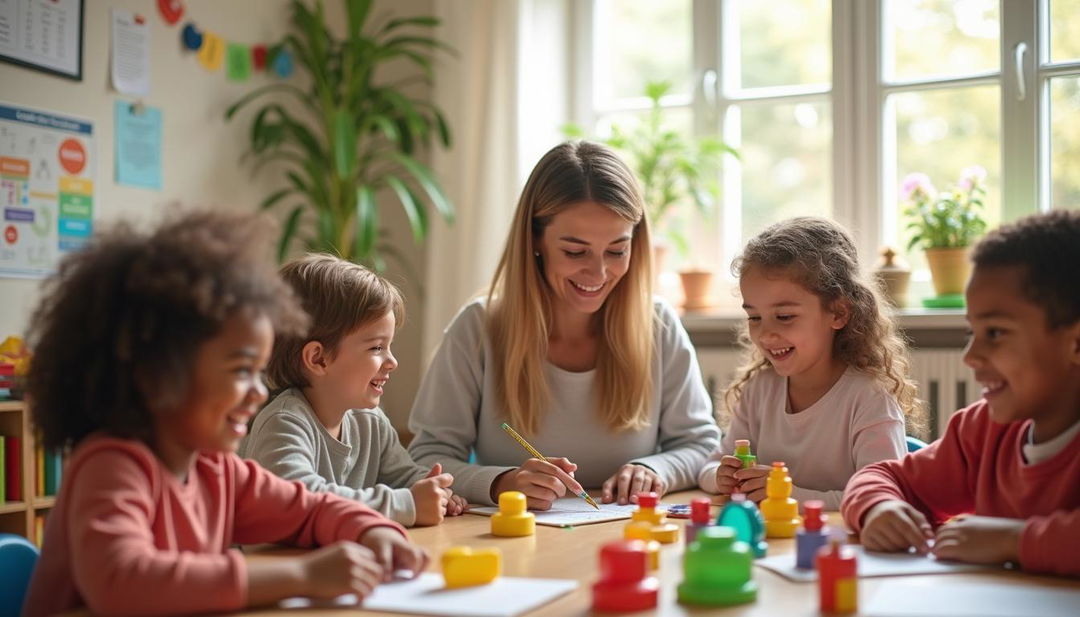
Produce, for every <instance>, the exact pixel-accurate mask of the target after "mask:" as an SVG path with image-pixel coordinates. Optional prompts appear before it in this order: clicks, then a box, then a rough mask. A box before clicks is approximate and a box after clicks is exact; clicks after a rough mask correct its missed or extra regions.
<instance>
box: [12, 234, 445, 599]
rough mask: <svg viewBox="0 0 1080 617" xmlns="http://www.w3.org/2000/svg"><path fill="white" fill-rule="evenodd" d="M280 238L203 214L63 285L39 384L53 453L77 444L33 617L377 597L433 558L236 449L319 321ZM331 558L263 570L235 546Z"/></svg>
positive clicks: (100, 255)
mask: <svg viewBox="0 0 1080 617" xmlns="http://www.w3.org/2000/svg"><path fill="white" fill-rule="evenodd" d="M267 231H268V230H267V229H266V226H265V225H263V224H261V222H260V221H259V220H258V219H255V218H253V217H251V216H243V215H221V214H210V213H194V214H189V215H185V216H181V217H179V218H177V219H175V220H173V221H171V222H167V223H165V224H163V225H161V226H160V227H159V228H158V229H157V230H156V231H155V232H153V233H149V234H145V233H138V232H136V231H133V230H132V229H131V228H129V227H127V226H123V225H121V226H118V227H117V228H116V229H114V230H112V231H111V232H109V233H105V234H102V235H99V236H98V237H96V238H95V239H94V240H92V241H91V243H90V245H89V246H88V247H87V248H86V249H84V250H82V251H80V252H79V253H76V254H74V255H72V256H70V257H68V258H66V259H65V260H64V261H63V262H62V263H61V265H60V268H59V271H58V272H57V273H56V275H54V276H53V277H52V278H51V279H49V281H47V283H46V287H45V293H44V296H43V298H42V300H41V304H40V305H39V307H38V309H37V311H36V313H35V315H34V319H33V322H32V326H31V329H30V342H31V345H32V348H33V349H34V350H35V354H36V355H35V358H34V364H33V366H32V367H31V369H30V374H29V378H28V387H27V389H28V394H29V398H30V399H31V400H33V412H34V418H35V424H36V426H37V427H38V428H40V429H41V431H42V434H43V439H44V444H45V446H47V447H72V448H73V452H72V453H71V456H70V458H69V460H68V462H67V467H66V470H65V472H64V483H63V486H62V487H61V490H60V495H59V496H58V497H57V500H56V504H55V506H54V507H53V509H52V512H51V514H50V515H49V519H48V523H47V525H46V529H45V543H44V546H43V548H42V552H41V559H40V561H39V562H38V565H37V567H36V569H35V571H34V575H33V578H32V580H31V583H30V588H29V591H28V593H27V597H26V603H25V605H24V609H25V610H24V614H26V615H31V616H34V615H47V614H49V615H51V614H54V613H57V612H62V611H67V610H72V609H76V608H83V607H86V608H89V609H90V610H91V611H93V612H94V613H125V614H145V615H150V614H188V613H195V612H205V611H233V610H238V609H241V608H244V607H246V606H256V605H260V604H267V603H272V602H275V601H277V600H280V599H282V598H285V597H288V596H296V595H307V596H314V597H333V596H337V595H340V594H344V593H356V594H359V595H360V596H364V595H366V594H367V593H369V592H371V590H372V589H374V587H375V586H376V585H377V584H378V583H379V582H380V581H382V580H385V579H387V578H388V577H389V576H390V573H391V572H392V570H394V569H399V568H400V569H408V570H412V571H413V572H418V571H420V570H422V569H423V568H424V566H425V565H426V562H427V557H426V555H425V553H424V552H423V551H422V550H421V549H419V548H417V547H416V546H414V545H412V544H410V543H409V541H408V539H407V537H406V535H405V532H404V530H403V529H402V528H401V527H400V526H399V525H398V524H396V523H394V522H392V521H390V520H388V519H386V518H384V517H383V516H381V515H380V514H378V513H377V512H374V511H373V510H371V509H370V508H368V507H366V506H364V505H362V504H360V503H357V502H355V501H352V500H348V499H343V498H341V497H338V496H336V495H333V494H329V493H320V494H316V493H310V492H308V491H307V489H305V488H304V487H303V485H301V484H300V483H299V482H287V481H285V480H282V479H280V478H278V477H277V476H275V475H273V474H272V473H270V472H268V471H266V470H264V469H262V468H261V467H259V466H258V465H257V464H255V463H253V462H250V461H244V460H241V459H240V458H239V457H237V456H236V455H235V454H233V452H234V451H235V449H236V447H237V444H238V443H239V441H240V439H241V437H243V436H244V434H245V432H246V429H247V421H248V419H250V418H251V416H252V415H253V414H254V413H255V411H256V410H257V409H258V407H259V405H260V404H262V403H263V402H264V401H265V400H266V396H267V393H266V389H265V387H264V386H263V383H262V371H263V368H264V367H265V365H266V362H267V359H268V357H269V355H270V349H271V345H272V343H273V338H274V330H275V328H276V329H278V330H280V331H283V332H299V331H302V330H303V328H304V327H305V325H306V318H305V316H304V314H303V312H302V311H301V310H300V308H299V307H298V306H297V303H296V301H295V300H294V299H293V297H292V294H291V293H290V291H289V289H288V287H287V286H286V285H284V284H283V283H282V282H281V281H280V280H279V279H278V278H277V276H276V275H275V273H274V271H273V270H272V269H271V268H270V267H268V265H266V264H265V263H264V262H263V259H262V257H263V256H264V252H265V251H264V249H265V248H266V247H265V245H264V243H263V242H262V241H260V240H259V239H260V238H265V237H267V236H268V235H269V234H268V233H267ZM263 542H283V543H288V544H293V545H296V546H301V547H313V546H323V548H321V549H319V550H315V551H312V552H309V553H306V554H304V555H301V556H297V557H292V558H288V559H281V560H262V561H251V562H246V561H245V560H244V558H243V556H242V555H241V554H240V552H239V551H237V550H235V549H233V548H230V547H231V546H232V545H234V544H247V543H263Z"/></svg>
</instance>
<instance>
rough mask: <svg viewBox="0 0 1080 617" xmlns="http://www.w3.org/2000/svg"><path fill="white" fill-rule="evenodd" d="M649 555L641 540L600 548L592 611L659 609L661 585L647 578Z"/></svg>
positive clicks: (611, 543) (653, 579)
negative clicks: (657, 607) (658, 600)
mask: <svg viewBox="0 0 1080 617" xmlns="http://www.w3.org/2000/svg"><path fill="white" fill-rule="evenodd" d="M647 567H648V553H647V551H646V547H645V543H644V542H642V541H641V540H621V541H616V542H609V543H608V544H605V545H604V546H603V547H602V548H601V549H600V580H598V581H596V583H594V584H593V587H592V591H593V610H595V611H606V612H624V611H625V612H629V611H644V610H647V609H650V608H656V599H657V596H658V594H659V591H660V582H659V581H657V580H656V577H653V576H648V572H647Z"/></svg>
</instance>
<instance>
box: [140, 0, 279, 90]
mask: <svg viewBox="0 0 1080 617" xmlns="http://www.w3.org/2000/svg"><path fill="white" fill-rule="evenodd" d="M158 12H159V13H160V14H161V17H162V19H163V20H165V23H167V24H169V25H175V24H176V23H177V22H179V21H180V17H182V16H183V14H184V5H183V3H182V2H181V0H158ZM180 42H181V44H182V45H183V47H184V49H187V50H189V51H192V52H195V53H196V57H197V58H198V60H199V64H201V65H202V66H203V68H205V69H206V70H207V71H211V72H213V71H216V70H218V69H220V68H221V67H222V65H223V64H224V65H225V72H226V74H227V76H228V78H229V79H230V80H232V81H246V80H247V78H248V77H249V76H250V74H251V72H252V70H253V69H254V70H256V71H261V70H272V71H273V72H274V74H275V75H277V76H278V77H280V78H282V79H286V78H288V77H289V76H290V75H292V73H293V70H294V68H295V66H294V64H293V58H292V53H290V52H289V50H288V49H285V48H284V47H281V46H275V47H270V48H268V47H267V46H266V45H262V44H260V45H253V46H250V47H249V46H247V45H245V44H243V43H232V42H228V41H226V40H225V39H224V38H223V37H221V36H218V35H217V34H214V33H213V32H209V31H204V30H199V27H198V26H196V25H195V23H194V22H192V21H188V22H187V23H186V24H184V27H183V28H182V29H181V31H180ZM245 50H246V52H247V53H244V52H245Z"/></svg>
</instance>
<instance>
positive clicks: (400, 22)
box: [379, 16, 442, 34]
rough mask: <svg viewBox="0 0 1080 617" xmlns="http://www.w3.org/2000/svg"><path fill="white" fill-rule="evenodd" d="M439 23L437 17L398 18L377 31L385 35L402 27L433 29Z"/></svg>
mask: <svg viewBox="0 0 1080 617" xmlns="http://www.w3.org/2000/svg"><path fill="white" fill-rule="evenodd" d="M440 23H442V22H441V20H440V19H439V18H438V17H424V16H421V17H399V18H398V19H391V20H390V21H389V22H387V24H386V25H385V26H383V27H382V29H381V30H379V34H386V33H388V32H390V31H392V30H397V29H398V28H400V27H402V26H425V27H433V26H437V25H439V24H440Z"/></svg>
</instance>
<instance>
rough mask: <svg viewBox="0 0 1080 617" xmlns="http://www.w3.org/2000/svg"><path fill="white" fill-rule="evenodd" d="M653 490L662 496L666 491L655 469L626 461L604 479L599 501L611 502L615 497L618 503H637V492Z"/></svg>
mask: <svg viewBox="0 0 1080 617" xmlns="http://www.w3.org/2000/svg"><path fill="white" fill-rule="evenodd" d="M650 491H651V492H654V493H656V494H657V495H658V496H660V497H663V496H664V493H665V492H666V491H667V487H665V486H664V481H663V480H661V479H660V476H659V475H657V473H656V472H655V471H653V470H652V469H649V468H648V467H646V466H644V465H635V464H634V463H627V464H625V465H623V466H622V467H621V468H619V471H616V472H615V475H613V476H611V477H610V478H608V479H607V480H605V481H604V486H603V493H602V494H601V497H600V499H601V501H603V502H604V503H611V502H613V501H615V500H616V499H618V500H619V505H625V504H628V503H637V494H638V493H647V492H650Z"/></svg>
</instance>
